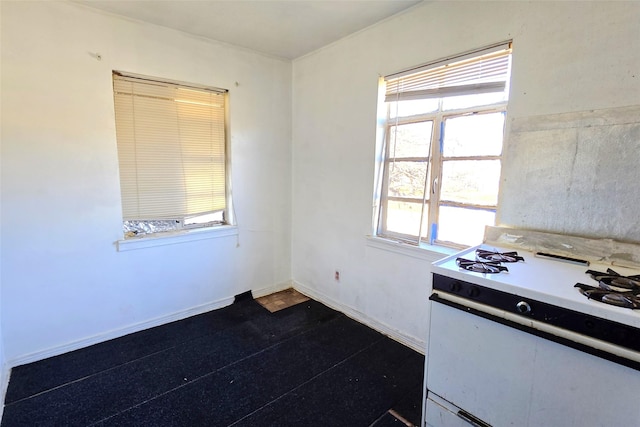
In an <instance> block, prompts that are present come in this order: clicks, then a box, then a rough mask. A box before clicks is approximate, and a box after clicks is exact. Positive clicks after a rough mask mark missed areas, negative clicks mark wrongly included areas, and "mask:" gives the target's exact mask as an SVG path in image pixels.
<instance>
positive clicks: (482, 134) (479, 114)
mask: <svg viewBox="0 0 640 427" xmlns="http://www.w3.org/2000/svg"><path fill="white" fill-rule="evenodd" d="M510 66H511V46H510V43H502V44H498V45H494V46H491V47H487V48H483V49H479V50H475V51H473V52H468V53H466V54H463V55H458V56H456V57H452V58H447V59H444V60H440V61H437V62H434V63H430V64H427V65H424V66H420V67H417V68H415V69H412V70H408V71H405V72H402V73H398V74H394V75H390V76H386V77H385V78H384V84H383V87H384V88H385V92H384V95H385V98H384V102H383V105H382V106H381V107H382V109H381V111H383V113H382V114H380V115H381V116H382V115H384V120H383V125H382V126H381V127H380V128H379V131H380V132H383V134H384V136H383V144H382V145H383V147H382V149H383V154H384V155H383V165H382V167H381V168H380V171H381V176H380V179H379V191H378V194H380V197H379V201H380V203H379V208H378V209H377V211H376V218H375V222H376V227H377V233H376V234H377V235H378V236H383V237H387V238H392V239H398V240H402V241H406V242H410V243H414V244H420V243H421V242H427V243H431V244H433V243H438V244H444V245H449V246H468V245H474V244H478V243H481V242H482V238H483V235H484V227H485V226H486V225H493V224H494V223H495V215H496V209H497V203H498V189H499V182H500V170H501V164H502V141H503V135H504V124H505V112H506V107H507V100H508V89H509V77H510Z"/></svg>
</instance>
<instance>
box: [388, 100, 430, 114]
mask: <svg viewBox="0 0 640 427" xmlns="http://www.w3.org/2000/svg"><path fill="white" fill-rule="evenodd" d="M439 102H440V100H439V99H414V100H410V101H399V102H389V117H392V118H395V117H409V116H415V115H417V114H424V113H431V112H433V111H436V110H437V109H438V104H439Z"/></svg>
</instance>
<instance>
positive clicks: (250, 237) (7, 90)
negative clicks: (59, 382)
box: [1, 2, 291, 364]
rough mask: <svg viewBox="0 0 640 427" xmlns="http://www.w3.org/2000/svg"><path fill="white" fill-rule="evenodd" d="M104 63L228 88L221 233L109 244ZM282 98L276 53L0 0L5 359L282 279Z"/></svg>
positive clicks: (286, 116) (114, 181)
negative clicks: (229, 189) (229, 202)
mask: <svg viewBox="0 0 640 427" xmlns="http://www.w3.org/2000/svg"><path fill="white" fill-rule="evenodd" d="M96 53H99V54H101V55H102V60H101V61H98V60H97V59H96V58H95V54H96ZM112 70H122V71H128V72H133V73H139V74H144V75H150V76H157V77H165V78H168V79H173V80H181V81H186V82H193V83H199V84H203V85H210V86H216V87H223V88H228V89H230V111H231V112H230V128H231V152H232V159H233V160H232V163H233V164H232V184H233V192H234V202H235V209H236V212H237V220H238V224H239V235H238V236H237V238H236V237H235V236H233V237H223V238H218V239H212V240H200V241H196V242H189V243H182V244H176V245H170V246H160V247H155V248H149V249H139V250H133V251H128V252H118V251H117V250H116V247H115V245H114V243H115V242H116V241H117V240H118V239H120V238H121V237H122V230H121V211H120V193H119V178H118V162H117V151H116V140H115V125H114V112H113V92H112V83H111V71H112ZM236 82H238V83H239V86H237V87H236V85H235V83H236ZM290 99H291V64H290V62H287V61H282V60H279V59H275V58H270V57H267V56H262V55H258V54H256V53H253V52H250V51H246V50H242V49H237V48H234V47H231V46H228V45H225V44H221V43H214V42H210V41H205V40H202V39H199V38H195V37H191V36H188V35H185V34H183V33H180V32H176V31H173V30H169V29H165V28H161V27H157V26H153V25H149V24H143V23H138V22H134V21H129V20H124V19H121V18H118V17H114V16H111V15H108V14H104V13H101V12H94V11H92V10H91V9H86V8H84V7H82V6H79V5H75V4H69V3H64V2H2V259H1V262H2V332H3V338H4V344H5V348H4V351H5V355H6V358H7V360H8V361H9V363H12V364H15V363H16V362H20V361H24V360H30V359H32V358H37V357H41V356H42V355H45V354H48V353H47V352H53V353H55V352H58V351H61V350H62V349H64V348H65V347H64V346H69V347H67V348H73V347H74V346H75V345H77V344H78V343H87V342H90V341H91V340H92V339H101V337H104V336H106V335H109V334H116V335H117V334H118V331H123V330H127V329H126V328H135V327H136V326H135V325H138V324H141V323H144V322H149V321H153V320H154V319H161V318H166V317H167V316H171V315H173V314H175V313H180V312H184V311H185V310H192V309H193V310H198V307H200V309H202V308H203V306H204V307H214V306H216V305H219V304H227V303H229V302H230V300H229V298H230V297H231V298H232V297H233V295H236V294H239V293H241V292H244V291H247V290H250V289H253V290H260V289H264V288H268V287H274V286H282V285H283V284H287V283H289V280H290V278H291V260H290V242H291V237H290V222H291V217H290V214H291V186H290V182H291V104H290V102H289V100H290ZM92 337H93V338H92ZM87 340H88V341H87Z"/></svg>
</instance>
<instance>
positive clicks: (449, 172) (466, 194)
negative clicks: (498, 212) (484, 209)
mask: <svg viewBox="0 0 640 427" xmlns="http://www.w3.org/2000/svg"><path fill="white" fill-rule="evenodd" d="M499 184H500V160H450V161H446V162H443V164H442V186H441V192H440V200H447V201H451V202H459V203H469V204H473V205H489V206H495V205H496V203H497V202H498V188H499Z"/></svg>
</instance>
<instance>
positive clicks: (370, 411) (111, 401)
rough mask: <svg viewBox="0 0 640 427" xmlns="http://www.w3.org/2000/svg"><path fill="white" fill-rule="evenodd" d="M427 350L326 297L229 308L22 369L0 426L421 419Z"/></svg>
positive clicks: (240, 302) (247, 302) (243, 300)
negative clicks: (273, 306) (272, 308)
mask: <svg viewBox="0 0 640 427" xmlns="http://www.w3.org/2000/svg"><path fill="white" fill-rule="evenodd" d="M423 364H424V357H423V356H422V355H420V354H418V353H416V352H414V351H413V350H411V349H409V348H407V347H404V346H403V345H401V344H398V343H397V342H395V341H393V340H391V339H389V338H387V337H385V336H383V335H381V334H379V333H378V332H375V331H373V330H372V329H369V328H367V327H366V326H363V325H362V324H359V323H357V322H355V321H353V320H351V319H349V318H348V317H346V316H344V315H343V314H341V313H339V312H337V311H334V310H331V309H329V308H327V307H326V306H324V305H322V304H320V303H318V302H316V301H307V302H304V303H301V304H298V305H296V306H293V307H290V308H287V309H284V310H282V311H279V312H276V313H270V312H269V311H268V310H266V309H265V308H263V307H262V306H260V305H258V304H257V303H256V302H255V301H254V300H253V299H252V298H251V297H250V295H246V294H245V295H242V296H239V297H237V298H236V302H235V303H234V304H233V305H231V306H229V307H225V308H223V309H220V310H215V311H211V312H208V313H205V314H201V315H198V316H194V317H190V318H188V319H184V320H181V321H178V322H173V323H169V324H167V325H163V326H159V327H156V328H152V329H148V330H145V331H141V332H137V333H135V334H131V335H127V336H125V337H122V338H118V339H115V340H111V341H107V342H104V343H101V344H96V345H93V346H91V347H87V348H84V349H81V350H77V351H74V352H70V353H66V354H63V355H61V356H57V357H54V358H50V359H46V360H42V361H39V362H35V363H32V364H29V365H23V366H19V367H16V368H14V369H13V370H12V373H11V379H10V382H9V388H8V390H7V396H6V400H5V409H4V415H3V418H2V427H12V426H279V427H285V426H335V427H339V426H349V427H357V426H375V427H386V426H391V425H394V426H404V425H405V423H403V422H401V421H399V420H398V418H397V417H395V416H394V415H392V414H390V413H389V412H388V411H389V410H390V409H393V410H394V411H395V413H397V414H399V415H400V416H401V417H402V418H404V419H406V420H409V421H410V422H411V423H413V424H415V425H418V424H419V422H420V410H421V399H422V391H421V387H422V373H423Z"/></svg>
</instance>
